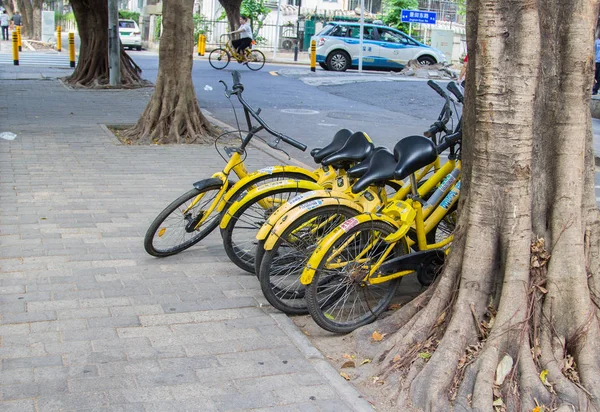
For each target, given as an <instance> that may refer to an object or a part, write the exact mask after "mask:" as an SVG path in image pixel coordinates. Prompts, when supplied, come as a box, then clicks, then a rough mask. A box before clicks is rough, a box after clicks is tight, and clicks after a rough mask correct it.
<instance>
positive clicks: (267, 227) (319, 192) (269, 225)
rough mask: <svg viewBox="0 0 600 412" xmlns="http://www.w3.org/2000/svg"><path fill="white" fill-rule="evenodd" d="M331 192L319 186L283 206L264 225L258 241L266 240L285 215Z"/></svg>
mask: <svg viewBox="0 0 600 412" xmlns="http://www.w3.org/2000/svg"><path fill="white" fill-rule="evenodd" d="M330 193H331V192H330V191H329V190H324V189H323V188H322V187H321V186H319V185H317V186H316V187H315V189H314V190H312V191H310V192H306V193H301V194H299V195H298V196H296V197H294V198H293V199H291V200H290V201H289V202H287V203H286V204H284V205H281V206H280V207H279V208H277V210H276V211H275V212H273V214H272V215H271V216H269V218H268V219H267V221H266V222H265V223H264V224H263V225H262V227H261V228H260V230H259V231H258V233H257V234H256V239H257V240H266V239H267V236H269V233H271V229H273V227H274V226H275V224H276V223H277V222H278V221H279V219H281V217H282V216H283V215H285V214H286V213H287V212H289V211H290V210H291V209H293V208H294V207H296V206H298V205H299V204H301V203H305V202H308V201H310V200H312V199H315V198H321V197H327V196H329V194H330Z"/></svg>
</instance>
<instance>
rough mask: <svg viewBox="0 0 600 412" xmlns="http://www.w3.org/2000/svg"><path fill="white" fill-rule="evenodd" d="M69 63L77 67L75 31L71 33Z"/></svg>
mask: <svg viewBox="0 0 600 412" xmlns="http://www.w3.org/2000/svg"><path fill="white" fill-rule="evenodd" d="M69 65H70V66H71V67H75V33H69Z"/></svg>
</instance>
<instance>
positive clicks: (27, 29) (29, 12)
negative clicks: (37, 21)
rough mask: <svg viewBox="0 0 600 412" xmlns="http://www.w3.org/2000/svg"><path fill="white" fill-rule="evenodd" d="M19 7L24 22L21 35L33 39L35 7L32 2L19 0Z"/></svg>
mask: <svg viewBox="0 0 600 412" xmlns="http://www.w3.org/2000/svg"><path fill="white" fill-rule="evenodd" d="M17 7H18V10H19V11H20V12H21V18H22V20H23V27H21V34H22V35H23V36H24V37H27V38H31V37H32V36H33V6H32V5H31V0H17Z"/></svg>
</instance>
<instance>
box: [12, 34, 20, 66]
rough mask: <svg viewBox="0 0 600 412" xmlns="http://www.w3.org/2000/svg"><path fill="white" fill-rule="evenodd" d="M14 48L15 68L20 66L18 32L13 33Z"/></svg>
mask: <svg viewBox="0 0 600 412" xmlns="http://www.w3.org/2000/svg"><path fill="white" fill-rule="evenodd" d="M12 46H13V63H14V64H15V66H18V65H19V35H18V34H17V31H16V30H15V31H13V32H12Z"/></svg>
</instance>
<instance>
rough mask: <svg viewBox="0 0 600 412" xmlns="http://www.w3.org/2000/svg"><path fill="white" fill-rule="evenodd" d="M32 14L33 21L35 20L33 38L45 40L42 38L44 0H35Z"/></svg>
mask: <svg viewBox="0 0 600 412" xmlns="http://www.w3.org/2000/svg"><path fill="white" fill-rule="evenodd" d="M31 14H32V16H31V21H32V22H33V38H34V39H36V40H41V41H44V39H42V0H33V4H32V13H31Z"/></svg>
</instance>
